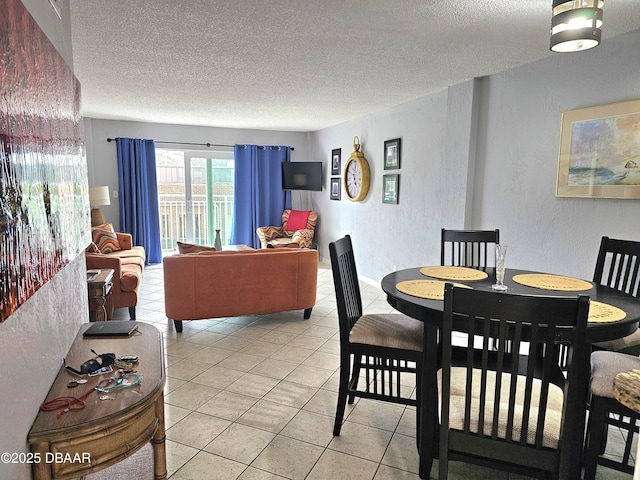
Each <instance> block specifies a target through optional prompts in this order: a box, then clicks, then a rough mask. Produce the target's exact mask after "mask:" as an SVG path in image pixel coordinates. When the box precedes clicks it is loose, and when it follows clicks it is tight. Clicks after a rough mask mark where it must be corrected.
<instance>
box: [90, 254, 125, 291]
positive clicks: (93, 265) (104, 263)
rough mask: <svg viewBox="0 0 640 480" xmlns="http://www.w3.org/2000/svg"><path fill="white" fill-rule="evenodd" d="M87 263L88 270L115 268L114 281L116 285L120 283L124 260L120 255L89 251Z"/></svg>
mask: <svg viewBox="0 0 640 480" xmlns="http://www.w3.org/2000/svg"><path fill="white" fill-rule="evenodd" d="M85 256H86V263H87V270H101V269H103V268H111V269H113V271H114V272H113V282H114V285H115V284H116V283H117V284H118V285H119V284H120V277H121V276H122V262H121V261H120V259H119V258H118V257H114V256H111V255H104V254H102V253H87V254H85Z"/></svg>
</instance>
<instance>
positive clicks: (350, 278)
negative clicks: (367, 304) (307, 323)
mask: <svg viewBox="0 0 640 480" xmlns="http://www.w3.org/2000/svg"><path fill="white" fill-rule="evenodd" d="M329 256H330V257H331V265H332V266H333V268H332V270H333V282H334V285H335V291H336V301H337V305H338V319H339V324H340V338H341V339H342V340H345V341H346V340H347V339H348V337H349V332H350V331H351V329H352V328H353V326H354V325H355V323H356V321H358V319H359V318H360V317H361V316H362V296H361V294H360V284H359V283H358V271H357V269H356V261H355V257H354V255H353V245H352V243H351V237H350V236H349V235H346V236H345V237H343V238H340V239H339V240H336V241H335V242H331V243H330V244H329Z"/></svg>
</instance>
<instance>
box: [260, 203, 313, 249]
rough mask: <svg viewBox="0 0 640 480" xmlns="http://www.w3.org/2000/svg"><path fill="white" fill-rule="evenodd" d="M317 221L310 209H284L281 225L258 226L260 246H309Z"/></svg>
mask: <svg viewBox="0 0 640 480" xmlns="http://www.w3.org/2000/svg"><path fill="white" fill-rule="evenodd" d="M317 223H318V214H317V213H316V212H313V211H311V210H285V211H284V212H282V226H281V227H258V228H257V229H256V233H257V234H258V238H260V244H261V246H262V248H280V247H289V248H309V247H311V244H312V243H313V236H314V232H315V229H316V224H317Z"/></svg>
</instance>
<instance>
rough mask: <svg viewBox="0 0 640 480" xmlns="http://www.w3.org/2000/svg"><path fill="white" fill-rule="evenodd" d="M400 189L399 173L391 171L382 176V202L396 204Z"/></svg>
mask: <svg viewBox="0 0 640 480" xmlns="http://www.w3.org/2000/svg"><path fill="white" fill-rule="evenodd" d="M399 190H400V174H398V173H393V174H387V175H383V176H382V203H390V204H394V205H397V204H398V194H399Z"/></svg>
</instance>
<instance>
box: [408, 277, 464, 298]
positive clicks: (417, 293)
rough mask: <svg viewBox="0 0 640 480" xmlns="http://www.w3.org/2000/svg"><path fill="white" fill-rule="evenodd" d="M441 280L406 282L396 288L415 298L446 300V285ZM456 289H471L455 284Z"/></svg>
mask: <svg viewBox="0 0 640 480" xmlns="http://www.w3.org/2000/svg"><path fill="white" fill-rule="evenodd" d="M445 283H446V282H441V281H440V280H405V281H404V282H398V284H396V288H397V289H398V291H399V292H402V293H406V294H407V295H411V296H413V297H420V298H426V299H428V300H444V284H445ZM453 285H454V286H456V287H462V288H471V287H469V286H468V285H462V284H460V283H454V284H453Z"/></svg>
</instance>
